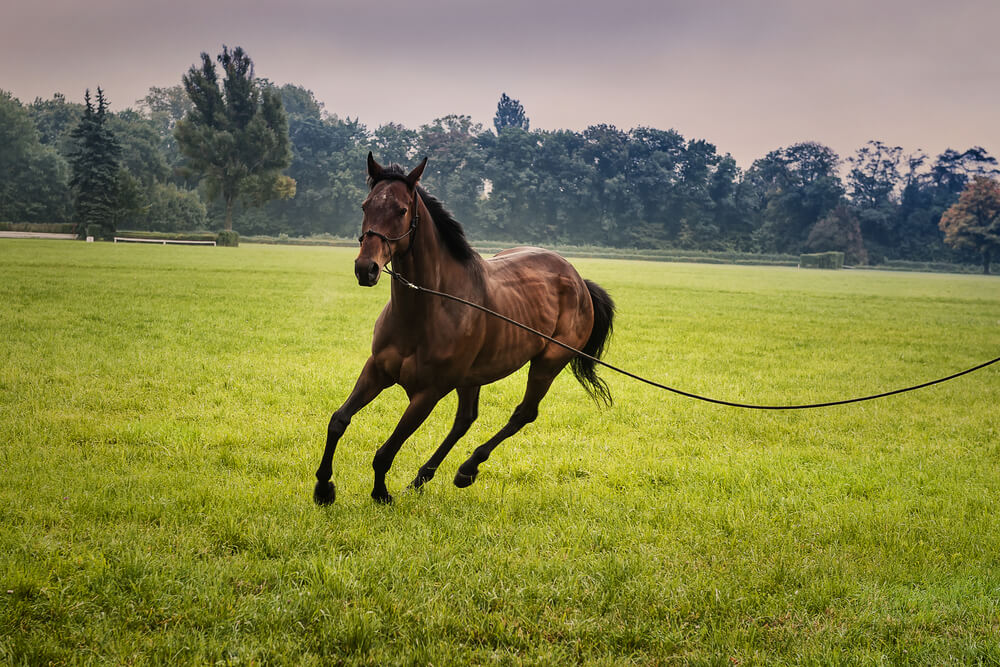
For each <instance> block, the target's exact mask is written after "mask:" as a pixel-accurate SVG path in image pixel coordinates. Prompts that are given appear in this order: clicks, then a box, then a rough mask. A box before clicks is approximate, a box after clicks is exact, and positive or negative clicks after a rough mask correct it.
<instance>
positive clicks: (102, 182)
mask: <svg viewBox="0 0 1000 667" xmlns="http://www.w3.org/2000/svg"><path fill="white" fill-rule="evenodd" d="M84 100H85V106H84V110H83V118H81V119H80V122H79V124H77V126H76V127H75V128H74V129H73V131H72V132H71V133H70V138H71V139H72V143H73V150H72V152H71V153H70V156H69V162H70V167H71V168H72V177H71V178H70V186H71V187H72V189H73V206H74V208H75V210H76V218H77V224H78V227H77V229H78V234H79V235H80V236H81V237H83V236H86V235H87V228H88V227H96V228H98V229H99V230H100V232H99V234H100V236H102V237H104V238H107V237H110V236H114V233H115V220H116V218H117V214H118V210H117V208H118V194H119V178H120V173H121V167H120V164H119V159H120V157H121V152H122V149H121V146H120V145H119V143H118V140H117V139H116V138H115V135H114V134H113V133H112V132H111V129H110V128H109V127H108V126H107V124H106V123H107V118H108V115H107V112H108V102H107V98H105V97H104V91H103V90H101V89H100V88H98V89H97V107H96V109H95V107H94V104H93V102H92V101H91V99H90V90H89V89H88V90H87V92H86V94H85V95H84Z"/></svg>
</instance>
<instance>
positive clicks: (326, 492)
mask: <svg viewBox="0 0 1000 667" xmlns="http://www.w3.org/2000/svg"><path fill="white" fill-rule="evenodd" d="M336 497H337V487H335V486H334V485H333V482H330V481H327V482H316V488H315V489H313V500H314V501H316V504H317V505H331V504H333V501H334V499H335V498H336Z"/></svg>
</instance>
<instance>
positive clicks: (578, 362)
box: [570, 280, 615, 405]
mask: <svg viewBox="0 0 1000 667" xmlns="http://www.w3.org/2000/svg"><path fill="white" fill-rule="evenodd" d="M583 282H585V283H587V289H588V290H590V298H591V300H592V301H593V302H594V328H593V329H591V330H590V338H589V339H588V340H587V344H586V345H584V346H583V352H585V353H587V354H589V355H590V356H592V357H595V358H597V359H600V358H601V355H602V354H603V353H604V348H605V346H606V345H607V344H608V339H609V338H611V332H612V330H613V329H614V319H615V302H614V301H612V300H611V296H610V295H609V294H608V293H607V292H605V291H604V288H603V287H601V286H600V285H598V284H597V283H593V282H591V281H589V280H584V281H583ZM570 368H572V369H573V375H575V376H576V379H577V380H579V381H580V384H582V385H583V388H584V389H586V390H587V393H588V394H590V396H591V398H593V399H594V400H595V401H603V402H604V404H605V405H611V390H610V389H608V385H607V383H606V382H604V380H602V379H601V378H599V377H597V363H596V362H595V361H594V360H593V359H587V358H586V357H580V356H576V357H573V361H571V362H570Z"/></svg>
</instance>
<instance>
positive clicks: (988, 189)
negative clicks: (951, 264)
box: [940, 176, 1000, 274]
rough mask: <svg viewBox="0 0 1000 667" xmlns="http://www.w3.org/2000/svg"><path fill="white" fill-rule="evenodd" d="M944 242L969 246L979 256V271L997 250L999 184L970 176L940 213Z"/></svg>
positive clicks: (999, 238)
mask: <svg viewBox="0 0 1000 667" xmlns="http://www.w3.org/2000/svg"><path fill="white" fill-rule="evenodd" d="M940 225H941V231H943V232H944V241H945V243H947V244H948V245H951V246H953V247H956V248H972V249H973V250H975V251H977V252H979V253H980V254H981V256H982V259H983V273H986V274H988V273H989V272H990V262H991V261H992V258H993V257H994V256H995V255H996V253H997V252H998V251H1000V183H997V182H996V181H995V180H993V179H992V178H986V177H985V176H974V177H973V178H972V181H971V182H970V183H969V184H968V185H967V186H966V187H965V190H963V191H962V194H961V196H959V198H958V201H957V202H955V204H954V205H952V207H951V208H949V209H948V210H947V211H945V212H944V215H942V216H941V223H940Z"/></svg>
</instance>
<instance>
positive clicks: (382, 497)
mask: <svg viewBox="0 0 1000 667" xmlns="http://www.w3.org/2000/svg"><path fill="white" fill-rule="evenodd" d="M372 500H374V501H375V502H377V503H378V504H379V505H391V504H392V496H390V495H389V494H388V493H375V492H374V491H372Z"/></svg>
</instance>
